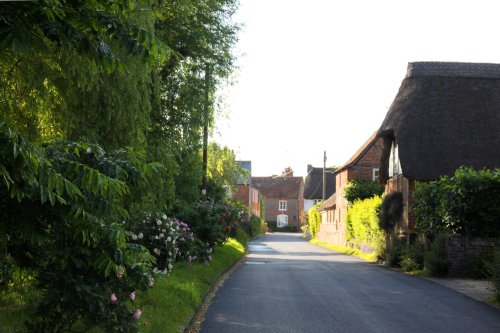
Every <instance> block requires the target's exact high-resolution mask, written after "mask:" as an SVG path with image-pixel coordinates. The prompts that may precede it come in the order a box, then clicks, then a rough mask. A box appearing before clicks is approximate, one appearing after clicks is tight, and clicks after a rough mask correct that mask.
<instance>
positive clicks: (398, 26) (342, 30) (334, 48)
mask: <svg viewBox="0 0 500 333" xmlns="http://www.w3.org/2000/svg"><path fill="white" fill-rule="evenodd" d="M495 2H497V4H496V3H495ZM234 20H235V21H236V22H239V23H241V24H242V25H243V26H242V31H241V32H240V34H239V42H238V44H237V46H236V48H235V50H234V52H235V55H236V56H237V58H238V60H237V65H238V70H237V71H236V72H235V81H236V83H235V84H233V85H232V86H228V87H225V88H224V89H223V91H222V92H221V94H222V95H223V97H224V99H225V107H224V109H223V110H222V114H223V115H224V116H220V119H218V120H217V124H216V126H217V130H216V132H215V134H214V135H213V140H215V141H217V142H219V143H220V144H223V145H227V146H228V147H229V148H230V149H233V150H234V152H235V153H236V157H237V159H239V160H250V161H252V175H253V176H271V175H276V174H281V172H282V171H283V170H284V169H285V168H286V167H288V166H290V167H291V168H292V169H293V170H294V175H295V176H305V175H307V165H308V164H312V165H313V166H316V167H322V166H323V152H324V151H326V155H327V163H326V164H327V166H334V165H335V166H340V165H342V164H344V163H345V162H346V161H347V160H348V159H349V158H350V157H351V156H352V155H353V154H354V153H355V152H356V151H357V150H358V148H360V147H361V146H362V144H363V143H364V142H365V141H366V140H367V139H368V138H369V137H370V135H371V134H372V133H373V132H374V131H376V130H377V129H378V127H379V126H380V124H381V123H382V121H383V120H384V117H385V115H386V113H387V110H388V109H389V107H390V106H391V103H392V101H393V100H394V98H395V96H396V94H397V92H398V89H399V86H400V84H401V81H402V80H403V78H404V76H405V74H406V68H407V65H408V63H409V62H416V61H460V62H490V63H500V2H498V1H485V0H474V1H461V0H455V1H448V0H433V1H428V0H420V1H405V0H399V1H388V0H378V1H373V0H371V1H370V0H349V1H347V0H344V1H334V0H307V1H305V0H302V1H298V0H240V8H239V11H238V12H237V14H236V16H235V17H234Z"/></svg>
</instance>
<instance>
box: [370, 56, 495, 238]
mask: <svg viewBox="0 0 500 333" xmlns="http://www.w3.org/2000/svg"><path fill="white" fill-rule="evenodd" d="M377 136H378V137H380V138H383V141H384V145H383V152H382V157H381V166H380V180H381V182H382V183H383V184H385V186H386V193H390V192H396V191H397V192H401V193H402V195H403V210H402V211H403V216H402V219H403V221H404V223H403V225H404V226H405V229H406V231H409V232H411V231H412V230H413V227H414V218H413V216H412V215H411V214H409V213H408V207H409V205H411V200H412V199H411V193H412V191H413V189H414V186H415V181H431V180H437V179H439V177H440V176H442V175H452V174H453V173H454V171H455V170H456V169H457V168H459V167H460V166H470V167H473V168H475V169H481V168H496V167H500V64H478V63H448V62H415V63H410V64H409V65H408V71H407V73H406V77H405V78H404V80H403V82H402V84H401V87H400V89H399V92H398V94H397V96H396V98H395V100H394V102H393V103H392V105H391V107H390V109H389V111H388V112H387V115H386V117H385V120H384V121H383V123H382V125H381V126H380V129H379V131H378V132H377Z"/></svg>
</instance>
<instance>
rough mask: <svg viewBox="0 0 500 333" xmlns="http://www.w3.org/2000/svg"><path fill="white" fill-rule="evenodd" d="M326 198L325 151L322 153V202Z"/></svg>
mask: <svg viewBox="0 0 500 333" xmlns="http://www.w3.org/2000/svg"><path fill="white" fill-rule="evenodd" d="M325 197H326V150H325V151H324V152H323V201H325V199H326V198H325Z"/></svg>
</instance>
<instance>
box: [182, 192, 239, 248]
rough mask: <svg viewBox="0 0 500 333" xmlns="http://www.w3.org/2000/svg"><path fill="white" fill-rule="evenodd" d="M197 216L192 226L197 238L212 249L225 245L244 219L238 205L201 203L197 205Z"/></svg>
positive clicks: (195, 207)
mask: <svg viewBox="0 0 500 333" xmlns="http://www.w3.org/2000/svg"><path fill="white" fill-rule="evenodd" d="M194 209H195V210H196V213H197V214H196V216H194V217H193V220H192V221H191V226H192V229H193V231H194V233H195V234H196V236H197V237H198V238H199V239H200V240H201V241H202V242H205V243H208V245H209V246H210V247H213V246H214V245H216V244H223V243H224V242H226V241H227V239H228V237H230V236H231V235H234V233H235V231H236V225H237V224H239V223H241V222H242V221H243V218H244V212H243V210H242V209H241V208H240V207H238V206H237V205H236V204H231V203H217V202H212V201H199V202H198V203H196V204H195V206H194Z"/></svg>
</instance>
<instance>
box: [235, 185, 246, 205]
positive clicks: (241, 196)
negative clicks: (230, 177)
mask: <svg viewBox="0 0 500 333" xmlns="http://www.w3.org/2000/svg"><path fill="white" fill-rule="evenodd" d="M233 198H234V199H235V200H238V201H241V202H243V203H244V204H245V205H247V206H250V202H249V201H250V186H249V185H237V187H236V192H235V193H234V196H233Z"/></svg>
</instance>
